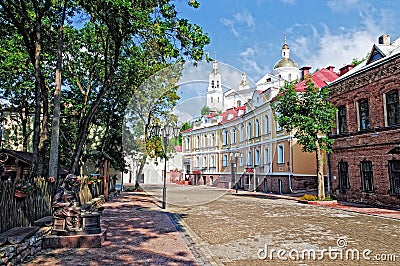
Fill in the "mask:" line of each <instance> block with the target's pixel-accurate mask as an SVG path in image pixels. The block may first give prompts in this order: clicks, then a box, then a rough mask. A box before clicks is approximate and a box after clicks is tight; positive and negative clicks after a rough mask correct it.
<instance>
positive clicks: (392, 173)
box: [388, 160, 400, 195]
mask: <svg viewBox="0 0 400 266" xmlns="http://www.w3.org/2000/svg"><path fill="white" fill-rule="evenodd" d="M388 166H389V180H390V194H392V195H400V161H398V160H392V161H389V164H388Z"/></svg>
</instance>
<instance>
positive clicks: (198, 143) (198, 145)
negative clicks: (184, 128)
mask: <svg viewBox="0 0 400 266" xmlns="http://www.w3.org/2000/svg"><path fill="white" fill-rule="evenodd" d="M197 148H200V136H197Z"/></svg>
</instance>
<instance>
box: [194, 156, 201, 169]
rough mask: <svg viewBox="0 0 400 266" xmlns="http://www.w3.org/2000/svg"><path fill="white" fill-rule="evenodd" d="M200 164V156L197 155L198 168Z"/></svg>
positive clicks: (196, 164)
mask: <svg viewBox="0 0 400 266" xmlns="http://www.w3.org/2000/svg"><path fill="white" fill-rule="evenodd" d="M199 165H200V157H199V156H197V157H196V163H195V166H196V167H197V168H198V167H199Z"/></svg>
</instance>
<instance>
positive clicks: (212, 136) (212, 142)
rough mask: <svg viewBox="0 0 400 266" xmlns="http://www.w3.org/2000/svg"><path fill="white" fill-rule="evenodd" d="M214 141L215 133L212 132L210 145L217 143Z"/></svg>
mask: <svg viewBox="0 0 400 266" xmlns="http://www.w3.org/2000/svg"><path fill="white" fill-rule="evenodd" d="M214 143H215V134H214V133H212V134H211V143H210V145H211V146H214V145H215V144H214Z"/></svg>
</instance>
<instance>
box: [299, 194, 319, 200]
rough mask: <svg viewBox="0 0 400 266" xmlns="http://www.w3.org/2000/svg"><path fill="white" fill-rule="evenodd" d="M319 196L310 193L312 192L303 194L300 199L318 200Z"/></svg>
mask: <svg viewBox="0 0 400 266" xmlns="http://www.w3.org/2000/svg"><path fill="white" fill-rule="evenodd" d="M317 199H318V198H317V196H314V195H310V194H304V196H301V197H300V198H299V200H307V201H316V200H317Z"/></svg>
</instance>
